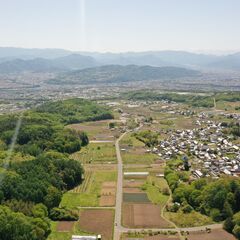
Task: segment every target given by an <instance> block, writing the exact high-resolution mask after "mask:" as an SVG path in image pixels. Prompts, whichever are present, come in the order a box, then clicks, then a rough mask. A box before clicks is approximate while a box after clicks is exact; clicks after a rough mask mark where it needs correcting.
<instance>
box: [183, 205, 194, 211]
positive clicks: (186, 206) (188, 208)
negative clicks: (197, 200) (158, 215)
mask: <svg viewBox="0 0 240 240" xmlns="http://www.w3.org/2000/svg"><path fill="white" fill-rule="evenodd" d="M192 210H193V208H192V207H191V206H190V205H189V204H186V205H185V206H183V207H182V211H183V212H184V213H190V212H192Z"/></svg>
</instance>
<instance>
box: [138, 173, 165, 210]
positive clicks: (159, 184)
mask: <svg viewBox="0 0 240 240" xmlns="http://www.w3.org/2000/svg"><path fill="white" fill-rule="evenodd" d="M142 189H143V190H144V191H145V192H146V193H147V196H148V198H149V199H150V201H151V202H152V203H154V204H159V205H160V206H163V205H164V204H166V202H167V201H168V199H169V195H168V194H169V190H168V185H167V182H166V180H165V179H164V178H157V177H154V176H148V178H147V181H146V182H145V184H143V185H142Z"/></svg>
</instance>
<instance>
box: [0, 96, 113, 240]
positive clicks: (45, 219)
mask: <svg viewBox="0 0 240 240" xmlns="http://www.w3.org/2000/svg"><path fill="white" fill-rule="evenodd" d="M19 117H20V115H4V116H0V183H1V184H0V239H3V238H1V236H4V239H8V240H20V239H26V240H45V239H46V238H47V236H48V235H49V233H50V219H52V220H76V219H77V218H78V215H76V214H75V213H74V212H72V211H70V210H68V209H60V208H58V206H59V203H60V201H61V198H62V193H63V192H64V191H66V190H69V189H72V188H74V187H75V186H76V185H78V184H80V183H81V181H82V173H83V169H82V167H81V164H80V163H79V162H77V161H74V160H70V159H69V154H71V153H73V152H76V151H79V150H80V149H81V147H82V146H84V145H87V144H88V137H87V135H86V134H85V133H83V132H76V131H74V130H72V129H68V128H65V125H67V124H68V123H72V122H75V123H77V122H79V123H80V122H84V121H94V120H100V119H108V118H112V115H111V113H110V112H109V111H108V109H106V108H105V107H102V106H100V105H98V104H96V103H94V102H91V101H87V100H82V99H72V100H66V101H58V102H49V103H45V104H44V105H42V106H40V107H37V108H36V109H33V110H29V111H26V112H25V113H24V114H23V117H22V124H21V126H20V129H19V133H18V135H17V138H16V145H15V149H14V152H13V154H12V156H11V159H10V162H9V165H8V149H9V147H10V145H11V143H12V139H13V136H14V133H15V128H16V123H17V121H18V119H19ZM6 166H7V169H6V170H5V167H6Z"/></svg>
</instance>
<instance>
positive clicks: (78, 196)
mask: <svg viewBox="0 0 240 240" xmlns="http://www.w3.org/2000/svg"><path fill="white" fill-rule="evenodd" d="M116 178H117V173H116V171H96V172H93V173H92V176H91V177H90V180H89V181H88V183H87V186H86V187H84V188H85V189H86V191H85V192H83V191H82V192H81V189H80V192H72V191H69V192H66V193H65V194H64V195H63V198H62V201H61V203H60V206H62V207H68V208H70V209H77V208H78V207H97V206H99V202H100V198H101V190H102V188H103V185H104V182H116ZM83 185H84V184H83Z"/></svg>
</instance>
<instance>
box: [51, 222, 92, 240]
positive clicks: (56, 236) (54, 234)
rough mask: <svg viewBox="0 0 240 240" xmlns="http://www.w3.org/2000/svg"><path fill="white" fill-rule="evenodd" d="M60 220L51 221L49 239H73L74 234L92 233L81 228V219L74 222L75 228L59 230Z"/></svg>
mask: <svg viewBox="0 0 240 240" xmlns="http://www.w3.org/2000/svg"><path fill="white" fill-rule="evenodd" d="M57 224H58V222H51V231H52V232H51V234H50V235H49V236H48V238H47V240H71V239H72V235H74V234H75V235H91V233H88V232H85V231H82V230H81V229H80V228H79V221H77V222H75V223H74V226H73V229H72V231H70V232H58V231H57Z"/></svg>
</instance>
